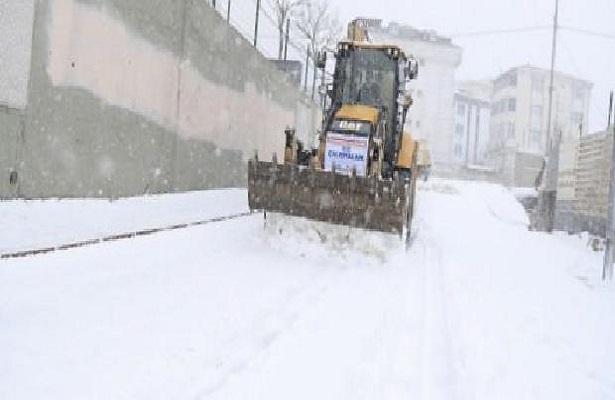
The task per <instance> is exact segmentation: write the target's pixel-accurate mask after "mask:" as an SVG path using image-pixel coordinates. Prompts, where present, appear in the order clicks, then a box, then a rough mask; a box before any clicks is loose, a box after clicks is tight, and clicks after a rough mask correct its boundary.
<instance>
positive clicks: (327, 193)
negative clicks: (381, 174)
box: [248, 160, 412, 235]
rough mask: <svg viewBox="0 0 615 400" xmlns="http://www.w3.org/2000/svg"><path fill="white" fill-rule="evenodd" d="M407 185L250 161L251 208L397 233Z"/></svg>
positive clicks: (404, 217)
mask: <svg viewBox="0 0 615 400" xmlns="http://www.w3.org/2000/svg"><path fill="white" fill-rule="evenodd" d="M410 196H411V187H410V185H405V184H404V183H402V182H398V181H396V180H390V181H383V180H380V179H377V178H371V177H358V176H349V175H343V174H339V173H335V172H333V171H324V170H317V169H313V168H307V167H298V166H296V165H280V164H277V163H273V162H264V161H255V160H251V161H250V163H249V165H248V203H249V207H250V209H251V210H264V211H271V212H280V213H283V214H287V215H293V216H298V217H305V218H308V219H312V220H317V221H324V222H330V223H334V224H340V225H348V226H353V227H357V228H362V229H367V230H375V231H382V232H391V233H398V234H400V235H401V234H402V233H403V232H404V228H405V227H406V226H407V224H408V222H409V220H410V218H409V215H408V211H409V205H410V204H411V200H412V199H411V198H410Z"/></svg>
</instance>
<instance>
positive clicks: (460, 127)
mask: <svg viewBox="0 0 615 400" xmlns="http://www.w3.org/2000/svg"><path fill="white" fill-rule="evenodd" d="M463 131H464V126H463V125H461V124H456V125H455V134H456V135H457V136H463Z"/></svg>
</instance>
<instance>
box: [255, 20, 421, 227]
mask: <svg viewBox="0 0 615 400" xmlns="http://www.w3.org/2000/svg"><path fill="white" fill-rule="evenodd" d="M318 68H320V69H322V70H323V71H324V70H325V68H326V53H321V54H319V56H318ZM417 74H418V66H417V63H416V61H415V60H414V58H412V57H411V56H410V57H408V56H406V54H405V53H404V52H403V51H402V49H401V48H399V47H398V46H396V45H392V44H375V43H372V42H370V41H368V35H367V29H366V28H365V26H364V25H363V23H362V21H361V20H354V21H352V22H351V23H350V24H349V28H348V39H347V40H343V41H341V42H339V43H338V45H337V49H336V51H335V69H334V72H333V83H332V85H330V86H328V87H327V90H326V96H327V101H325V102H324V103H325V107H324V110H323V125H322V129H321V132H320V135H319V144H318V146H317V148H315V149H311V150H306V149H304V148H303V146H302V144H301V143H299V142H298V141H297V140H296V138H295V134H294V130H293V129H287V130H286V143H285V153H284V160H283V161H284V162H283V163H278V160H277V159H275V157H274V159H273V160H272V161H261V160H258V157H257V156H255V158H254V159H253V160H251V161H250V162H249V166H248V202H249V207H250V209H252V210H264V211H265V212H267V211H271V212H281V213H284V214H287V215H293V216H300V217H306V218H309V219H313V220H318V221H325V222H330V223H334V224H343V225H350V226H354V227H358V228H363V229H368V230H376V231H383V232H393V233H397V234H400V235H406V238H408V237H409V230H410V224H411V221H412V214H413V207H414V197H415V191H416V188H415V185H416V177H417V154H418V142H416V141H415V140H413V139H412V136H411V135H410V133H409V132H404V130H403V127H404V122H405V119H406V113H407V111H408V108H409V107H410V105H411V104H412V98H411V96H410V94H409V91H408V90H407V84H408V82H409V81H410V80H411V79H415V78H416V77H417Z"/></svg>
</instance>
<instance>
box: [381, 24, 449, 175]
mask: <svg viewBox="0 0 615 400" xmlns="http://www.w3.org/2000/svg"><path fill="white" fill-rule="evenodd" d="M369 29H370V34H371V36H372V38H373V40H374V41H378V42H380V41H383V42H390V43H395V44H398V45H399V46H401V47H402V49H403V50H404V51H405V52H406V53H407V54H412V55H413V56H414V57H415V58H416V59H417V61H418V63H419V76H418V79H416V80H414V81H412V83H411V84H410V86H411V88H410V89H411V92H412V95H413V97H414V104H413V105H412V107H411V108H410V110H409V112H408V117H407V121H406V129H408V130H410V131H411V132H412V134H413V135H414V136H415V137H417V138H419V139H423V140H426V141H427V142H428V144H429V148H430V151H431V158H432V162H433V165H434V169H435V170H438V169H441V168H449V167H450V166H452V165H454V164H455V157H454V150H455V144H454V140H453V139H454V138H453V135H451V132H453V130H454V120H455V117H454V112H453V102H454V93H455V70H456V69H457V67H458V66H459V64H460V62H461V48H459V47H457V46H455V45H454V44H453V43H452V42H451V39H449V38H445V37H442V36H439V35H437V33H436V32H434V31H425V30H418V29H415V28H412V27H409V26H405V25H401V24H398V23H390V24H389V25H388V26H383V25H382V24H381V21H379V20H376V21H370V27H369Z"/></svg>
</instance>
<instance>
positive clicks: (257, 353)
mask: <svg viewBox="0 0 615 400" xmlns="http://www.w3.org/2000/svg"><path fill="white" fill-rule="evenodd" d="M346 272H347V268H345V267H344V268H337V269H327V268H324V269H319V270H318V272H317V273H314V274H313V275H312V276H311V277H310V279H309V280H308V281H307V282H306V284H305V285H303V286H296V285H294V286H291V287H290V288H289V289H288V290H286V292H285V294H284V296H283V297H282V298H281V299H280V300H278V301H277V302H275V303H274V304H273V305H272V306H271V307H269V308H268V309H266V310H264V311H261V312H259V313H258V314H257V315H256V316H255V317H254V318H252V320H251V321H250V323H249V324H248V325H247V327H246V328H245V329H240V330H237V331H235V332H233V333H231V334H230V335H229V338H228V339H227V340H226V343H225V345H224V346H223V348H229V349H234V350H233V352H232V353H231V354H223V355H222V356H221V357H219V358H222V357H223V358H224V361H222V360H218V361H217V362H215V363H213V364H212V363H209V365H208V366H207V367H206V368H205V370H204V371H202V373H201V374H202V375H207V374H211V375H210V377H209V379H207V378H205V379H201V380H198V379H197V382H196V385H197V386H199V387H200V389H199V390H197V391H196V394H195V395H194V396H192V398H193V399H195V400H200V399H205V398H209V397H211V396H214V397H215V396H216V395H217V394H218V392H219V391H220V390H222V389H223V388H224V387H225V385H226V384H227V383H228V381H229V380H230V379H232V378H233V377H234V376H236V375H239V374H241V373H242V372H244V371H245V370H247V369H249V368H250V366H251V364H252V363H254V362H255V361H256V360H258V359H259V358H261V357H263V356H264V355H265V354H266V353H267V352H268V351H269V350H270V349H271V348H272V346H274V345H275V343H276V342H277V341H278V340H280V339H281V338H282V337H283V336H284V334H285V332H287V331H289V330H291V329H293V326H294V324H295V322H296V321H297V320H298V319H299V318H300V316H301V315H302V314H303V313H304V312H306V311H307V310H309V309H311V308H313V307H316V306H317V304H318V303H319V302H320V301H322V299H323V298H324V296H326V295H327V293H328V292H329V291H330V288H331V286H332V285H334V284H335V283H336V282H337V281H338V280H339V279H340V277H341V276H343V275H344V274H345V273H346ZM203 381H205V382H203Z"/></svg>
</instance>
